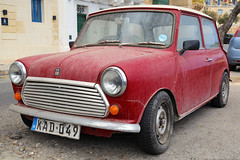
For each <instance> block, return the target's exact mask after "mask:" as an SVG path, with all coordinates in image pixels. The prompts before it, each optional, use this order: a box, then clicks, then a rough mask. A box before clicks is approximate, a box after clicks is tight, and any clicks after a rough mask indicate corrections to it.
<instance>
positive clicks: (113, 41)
mask: <svg viewBox="0 0 240 160" xmlns="http://www.w3.org/2000/svg"><path fill="white" fill-rule="evenodd" d="M97 43H98V44H104V43H120V41H119V40H104V41H98V42H97Z"/></svg>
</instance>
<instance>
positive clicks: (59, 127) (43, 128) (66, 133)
mask: <svg viewBox="0 0 240 160" xmlns="http://www.w3.org/2000/svg"><path fill="white" fill-rule="evenodd" d="M80 128H81V127H80V126H78V125H73V124H66V123H61V122H55V121H50V120H45V119H40V118H36V117H34V118H33V124H32V127H31V130H32V131H37V132H42V133H48V134H53V135H57V136H61V137H67V138H72V139H80Z"/></svg>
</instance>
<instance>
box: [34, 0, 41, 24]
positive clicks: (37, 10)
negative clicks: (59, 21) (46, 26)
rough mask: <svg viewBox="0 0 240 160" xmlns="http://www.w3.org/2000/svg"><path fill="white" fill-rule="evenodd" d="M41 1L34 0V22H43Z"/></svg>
mask: <svg viewBox="0 0 240 160" xmlns="http://www.w3.org/2000/svg"><path fill="white" fill-rule="evenodd" d="M41 5H42V4H41V0H32V22H42V6H41Z"/></svg>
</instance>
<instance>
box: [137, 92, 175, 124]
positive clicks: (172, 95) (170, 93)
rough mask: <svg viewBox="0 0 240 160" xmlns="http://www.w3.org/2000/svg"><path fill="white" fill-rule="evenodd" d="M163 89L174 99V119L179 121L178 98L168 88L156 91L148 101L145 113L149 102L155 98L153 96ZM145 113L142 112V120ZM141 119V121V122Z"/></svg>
mask: <svg viewBox="0 0 240 160" xmlns="http://www.w3.org/2000/svg"><path fill="white" fill-rule="evenodd" d="M162 91H164V92H166V93H167V94H168V95H169V97H170V98H171V101H172V104H173V113H174V121H178V120H179V117H180V116H179V113H178V109H177V102H176V98H175V96H174V94H173V92H172V91H171V90H169V89H166V88H163V89H160V90H158V91H157V92H156V93H154V94H153V96H151V98H150V99H149V100H148V102H147V103H146V104H145V107H144V110H143V113H144V111H145V109H146V107H147V105H148V104H149V102H150V101H151V100H152V99H153V97H155V96H156V95H157V94H158V93H159V92H162ZM143 113H142V115H141V119H140V121H141V120H142V116H143ZM140 121H139V122H140Z"/></svg>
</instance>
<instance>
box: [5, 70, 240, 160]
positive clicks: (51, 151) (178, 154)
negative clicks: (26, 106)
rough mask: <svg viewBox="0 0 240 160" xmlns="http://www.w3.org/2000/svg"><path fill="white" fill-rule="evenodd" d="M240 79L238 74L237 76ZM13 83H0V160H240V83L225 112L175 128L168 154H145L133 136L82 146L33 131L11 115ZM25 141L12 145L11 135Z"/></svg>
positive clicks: (87, 140)
mask: <svg viewBox="0 0 240 160" xmlns="http://www.w3.org/2000/svg"><path fill="white" fill-rule="evenodd" d="M234 75H236V76H239V77H240V69H239V70H238V71H236V72H234ZM10 86H11V85H10V82H9V80H6V79H0V133H1V134H0V159H7V160H8V159H11V160H12V159H53V160H55V159H80V160H95V159H96V160H113V159H123V160H130V159H152V160H155V159H156V160H157V159H170V160H173V159H239V157H240V147H239V146H240V136H239V133H240V125H239V121H240V116H239V115H240V105H239V104H240V99H239V95H240V83H231V86H230V98H229V103H228V105H227V106H226V107H225V108H220V109H219V108H215V107H213V106H211V104H208V105H206V106H204V107H202V108H200V109H199V110H197V111H195V112H194V113H192V114H190V115H189V116H187V117H185V118H184V119H182V120H181V121H179V122H177V123H175V126H174V135H173V137H172V141H171V145H170V147H169V149H168V150H167V152H165V153H164V154H162V155H159V156H151V155H147V154H145V153H143V152H141V151H140V150H139V148H138V146H137V145H136V143H135V135H134V134H115V135H113V136H112V137H111V138H102V137H95V136H89V135H81V139H80V141H77V140H71V139H67V138H61V137H57V136H52V135H46V134H42V133H36V132H32V131H30V130H29V129H28V128H27V127H26V126H25V125H24V124H23V123H22V122H21V119H20V116H19V114H17V113H14V112H11V111H9V110H8V106H9V104H11V103H15V100H14V99H13V93H12V89H11V87H10ZM15 134H17V135H21V136H22V138H20V139H18V140H15V139H11V138H10V137H11V136H12V135H15Z"/></svg>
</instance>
